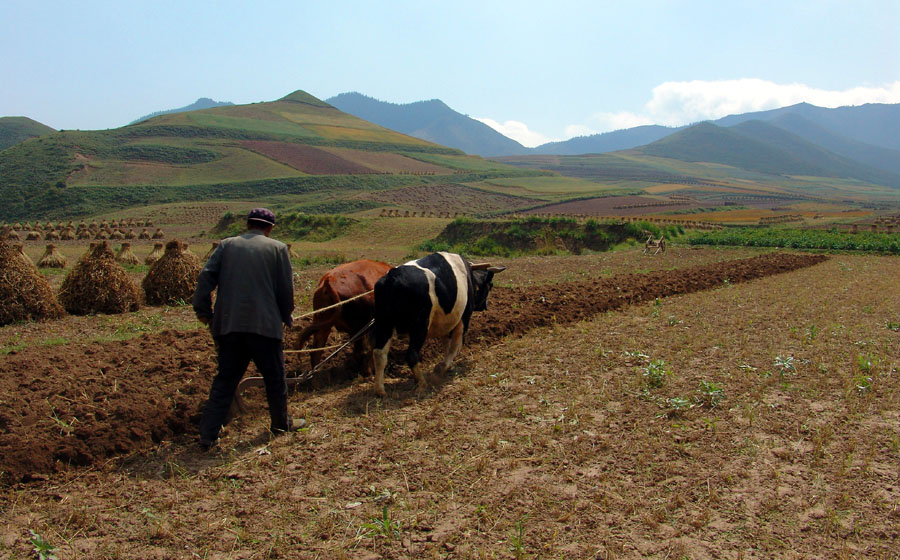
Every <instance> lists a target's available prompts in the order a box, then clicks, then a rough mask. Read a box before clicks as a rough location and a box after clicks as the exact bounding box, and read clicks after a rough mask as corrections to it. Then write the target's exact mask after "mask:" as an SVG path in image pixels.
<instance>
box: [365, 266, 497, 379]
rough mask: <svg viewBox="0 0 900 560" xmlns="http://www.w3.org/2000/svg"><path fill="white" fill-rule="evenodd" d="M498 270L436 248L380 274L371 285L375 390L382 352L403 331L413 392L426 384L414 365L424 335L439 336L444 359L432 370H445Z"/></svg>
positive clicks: (482, 307)
mask: <svg viewBox="0 0 900 560" xmlns="http://www.w3.org/2000/svg"><path fill="white" fill-rule="evenodd" d="M504 270H506V267H502V266H491V265H489V264H477V265H473V264H471V263H470V262H469V261H467V260H466V259H464V258H462V257H461V256H459V255H457V254H454V253H443V252H441V253H434V254H431V255H428V256H427V257H422V258H421V259H419V260H417V261H410V262H408V263H406V264H403V265H400V266H398V267H395V268H392V269H391V270H389V271H388V273H387V274H385V275H384V276H383V277H381V279H379V280H378V282H376V283H375V333H374V337H375V344H374V348H375V392H376V393H378V394H379V395H381V396H385V391H384V368H385V365H387V359H388V351H389V350H390V348H391V342H392V341H393V340H394V339H395V338H396V337H397V336H398V335H401V334H406V335H409V348H408V349H407V351H406V363H407V364H408V365H409V367H410V369H411V370H412V372H413V375H415V377H416V381H417V382H418V387H417V392H418V393H419V394H422V393H423V392H424V391H425V388H426V387H427V382H426V381H425V376H424V375H423V374H422V372H421V371H419V368H418V367H417V366H418V365H419V362H420V361H421V359H422V354H421V352H422V346H423V345H424V344H425V340H426V339H428V338H443V339H444V359H443V361H441V362H439V363H438V364H437V365H436V366H435V367H434V370H433V374H434V375H442V374H443V373H444V372H446V371H447V370H448V369H449V368H450V366H451V365H452V364H453V360H454V358H456V355H457V354H458V353H459V349H460V348H461V347H462V343H463V335H465V333H466V331H467V330H468V328H469V320H470V319H471V317H472V312H473V311H484V310H485V309H487V297H488V292H490V291H491V287H492V285H493V284H492V283H491V280H493V278H494V274H496V273H498V272H502V271H504Z"/></svg>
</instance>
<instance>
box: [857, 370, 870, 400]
mask: <svg viewBox="0 0 900 560" xmlns="http://www.w3.org/2000/svg"><path fill="white" fill-rule="evenodd" d="M853 386H854V387H856V392H857V393H859V394H860V395H864V394H866V393H868V392H869V391H871V390H872V378H871V377H870V376H867V375H863V374H860V375H857V376H856V377H854V378H853Z"/></svg>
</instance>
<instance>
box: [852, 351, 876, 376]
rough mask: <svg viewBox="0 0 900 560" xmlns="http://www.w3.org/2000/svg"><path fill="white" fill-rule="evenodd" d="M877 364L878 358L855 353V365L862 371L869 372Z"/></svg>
mask: <svg viewBox="0 0 900 560" xmlns="http://www.w3.org/2000/svg"><path fill="white" fill-rule="evenodd" d="M876 365H878V358H873V357H872V356H871V355H870V354H857V355H856V367H857V368H859V371H861V372H863V373H870V372H871V371H872V370H873V369H875V366H876Z"/></svg>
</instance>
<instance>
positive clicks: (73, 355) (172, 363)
mask: <svg viewBox="0 0 900 560" xmlns="http://www.w3.org/2000/svg"><path fill="white" fill-rule="evenodd" d="M825 259H826V257H824V256H819V255H794V254H768V255H762V256H759V257H753V258H748V259H740V260H734V261H725V262H717V263H713V264H709V265H704V266H698V267H693V268H687V269H681V270H672V271H656V272H651V273H648V274H628V275H618V276H613V277H610V278H603V279H595V280H588V281H580V282H565V283H559V284H552V285H543V286H528V287H521V288H502V287H497V288H495V289H494V291H493V292H492V293H491V297H490V300H489V309H488V311H486V312H485V313H484V314H481V315H479V318H478V320H477V321H473V325H472V328H471V329H470V331H469V334H468V341H467V346H489V345H493V344H496V343H497V342H498V341H500V340H501V339H502V338H504V337H508V336H517V335H519V336H520V335H524V334H525V333H527V332H528V331H529V330H531V329H533V328H536V327H540V326H545V325H550V324H566V323H572V322H576V321H580V320H582V319H586V318H589V317H591V316H593V315H596V314H598V313H603V312H605V311H609V310H613V309H618V308H620V307H622V306H625V305H628V304H632V303H638V302H642V301H653V300H654V299H655V298H664V297H667V296H672V295H676V294H686V293H691V292H696V291H700V290H706V289H710V288H713V287H718V286H722V285H723V284H725V283H730V284H736V283H740V282H744V281H747V280H752V279H755V278H761V277H764V276H769V275H773V274H778V273H782V272H788V271H792V270H797V269H800V268H803V267H808V266H811V265H814V264H817V263H820V262H822V261H823V260H825ZM213 356H214V351H213V347H212V342H211V340H210V337H209V335H208V334H207V333H206V332H204V331H202V330H196V331H186V332H185V331H178V332H176V331H164V332H161V333H156V334H146V335H143V336H141V337H138V338H134V339H131V340H126V341H118V342H105V343H99V342H98V343H89V344H69V345H64V346H63V345H60V346H28V347H26V348H25V349H23V350H21V351H19V352H15V351H14V352H11V353H10V354H9V355H8V356H6V357H5V358H4V359H3V360H2V362H0V403H3V408H2V410H0V471H2V472H3V482H4V483H6V484H9V483H17V482H23V481H24V482H27V481H29V480H32V479H35V478H43V477H44V475H47V474H49V473H53V472H55V471H64V470H68V469H70V468H71V467H73V466H74V467H79V466H86V465H92V464H96V463H97V462H100V461H103V460H105V459H108V458H111V457H117V456H121V455H126V454H129V453H132V452H135V451H141V450H147V449H150V448H152V447H153V446H155V445H157V444H159V442H161V441H163V440H166V439H170V438H171V437H172V436H175V435H178V434H184V433H193V432H194V431H195V429H196V428H195V425H196V420H197V417H198V413H199V411H200V406H201V404H202V401H203V398H204V396H205V393H206V391H207V390H208V387H209V382H210V380H211V378H212V376H213V375H214V373H215V362H214V357H213Z"/></svg>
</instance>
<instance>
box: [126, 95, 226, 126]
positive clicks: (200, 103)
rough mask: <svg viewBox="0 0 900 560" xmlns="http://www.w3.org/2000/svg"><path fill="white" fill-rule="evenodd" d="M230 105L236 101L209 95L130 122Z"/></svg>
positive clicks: (135, 122)
mask: <svg viewBox="0 0 900 560" xmlns="http://www.w3.org/2000/svg"><path fill="white" fill-rule="evenodd" d="M230 106H234V103H232V102H231V101H213V100H212V99H210V98H209V97H200V98H198V99H197V101H194V102H193V103H191V104H190V105H185V106H184V107H179V108H177V109H165V110H163V111H154V112H153V113H150V114H149V115H144V116H143V117H141V118H139V119H135V120H133V121H131V122H130V123H128V124H129V125H131V124H137V123H140V122H143V121H146V120H147V119H152V118H153V117H158V116H160V115H171V114H174V113H187V112H190V111H199V110H202V109H212V108H213V107H230Z"/></svg>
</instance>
